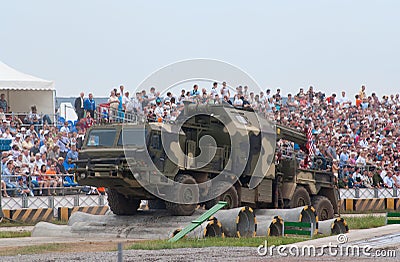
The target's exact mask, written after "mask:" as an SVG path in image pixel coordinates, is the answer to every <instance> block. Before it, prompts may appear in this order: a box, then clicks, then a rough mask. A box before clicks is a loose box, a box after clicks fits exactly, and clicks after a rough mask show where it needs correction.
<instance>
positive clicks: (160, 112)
mask: <svg viewBox="0 0 400 262" xmlns="http://www.w3.org/2000/svg"><path fill="white" fill-rule="evenodd" d="M154 114H156V116H157V117H163V116H164V108H163V107H162V106H157V107H156V109H155V110H154Z"/></svg>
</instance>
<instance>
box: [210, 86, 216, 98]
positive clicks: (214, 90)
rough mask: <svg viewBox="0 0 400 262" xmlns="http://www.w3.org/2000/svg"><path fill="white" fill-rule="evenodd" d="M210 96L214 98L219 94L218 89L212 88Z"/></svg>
mask: <svg viewBox="0 0 400 262" xmlns="http://www.w3.org/2000/svg"><path fill="white" fill-rule="evenodd" d="M210 94H211V97H212V98H214V97H215V95H216V94H218V91H217V89H216V88H212V89H211V92H210Z"/></svg>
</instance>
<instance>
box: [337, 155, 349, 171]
mask: <svg viewBox="0 0 400 262" xmlns="http://www.w3.org/2000/svg"><path fill="white" fill-rule="evenodd" d="M348 160H349V154H345V153H343V152H342V153H341V154H340V160H339V166H340V167H342V166H344V165H346V164H347V162H348Z"/></svg>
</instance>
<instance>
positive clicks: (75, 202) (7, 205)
mask: <svg viewBox="0 0 400 262" xmlns="http://www.w3.org/2000/svg"><path fill="white" fill-rule="evenodd" d="M1 204H2V208H3V209H19V208H55V209H57V208H59V207H75V206H105V205H108V202H107V197H105V196H104V195H70V196H35V197H28V196H22V197H8V198H2V199H1Z"/></svg>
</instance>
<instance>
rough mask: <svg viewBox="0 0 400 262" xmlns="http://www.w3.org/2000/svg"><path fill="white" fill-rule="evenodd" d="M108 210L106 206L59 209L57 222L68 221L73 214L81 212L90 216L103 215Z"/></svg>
mask: <svg viewBox="0 0 400 262" xmlns="http://www.w3.org/2000/svg"><path fill="white" fill-rule="evenodd" d="M108 210H109V207H108V206H90V207H89V206H87V207H81V206H79V207H72V208H71V207H59V208H58V220H60V221H68V220H69V218H70V217H71V215H72V214H73V213H75V212H82V213H86V214H91V215H105V214H106V213H107V212H108Z"/></svg>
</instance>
